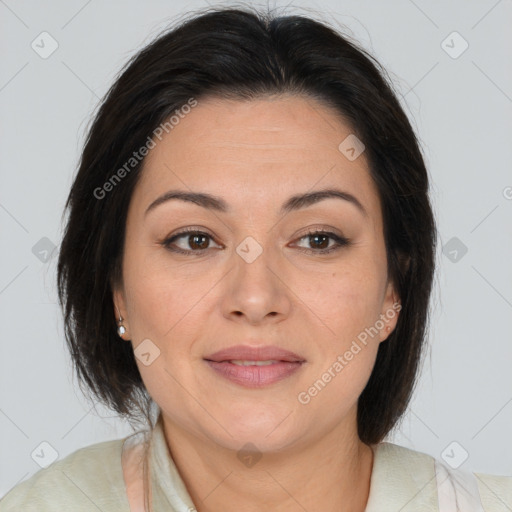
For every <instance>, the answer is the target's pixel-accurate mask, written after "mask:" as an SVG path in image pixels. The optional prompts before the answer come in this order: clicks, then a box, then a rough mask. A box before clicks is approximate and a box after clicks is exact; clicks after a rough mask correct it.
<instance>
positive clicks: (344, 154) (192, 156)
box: [106, 96, 399, 452]
mask: <svg viewBox="0 0 512 512" xmlns="http://www.w3.org/2000/svg"><path fill="white" fill-rule="evenodd" d="M164 134H165V132H164ZM347 137H349V139H347ZM353 137H354V136H353V135H351V130H350V127H349V126H347V125H345V124H343V122H342V121H341V119H340V117H339V116H338V115H337V114H336V112H334V111H333V110H331V109H329V108H328V107H326V106H324V105H323V104H321V103H318V102H316V101H315V100H312V99H308V98H304V97H298V96H280V97H278V98H276V97H274V98H262V99H258V100H252V101H227V100H218V99H211V98H210V99H207V100H200V101H199V102H198V104H197V106H195V107H194V108H193V109H191V111H190V113H188V114H187V115H186V116H184V117H183V118H182V119H181V120H180V121H179V123H178V124H176V125H175V126H174V128H173V129H172V130H171V131H169V133H167V134H165V135H164V137H162V140H161V141H159V140H158V139H155V144H156V145H155V147H154V148H153V149H151V150H150V151H149V153H148V156H147V157H146V159H145V165H144V170H143V172H142V175H141V180H140V181H139V183H138V184H137V187H136V189H135V191H134V194H133V197H132V200H131V203H130V207H129V212H128V217H127V226H126V240H125V247H124V259H123V273H122V276H123V285H122V287H120V288H119V289H117V290H116V291H115V292H114V301H115V304H116V306H117V307H118V308H119V309H120V313H121V315H122V317H123V319H124V322H123V323H124V325H125V326H126V328H127V333H126V335H125V336H124V337H125V339H131V343H132V344H133V347H134V350H135V353H136V355H137V359H136V360H137V364H138V367H139V370H140V373H141V376H142V379H143V381H144V383H145V385H146V387H147V390H148V392H149V394H150V395H151V396H152V397H153V399H154V400H155V401H156V402H157V403H158V405H159V406H160V408H161V410H162V413H163V416H164V422H165V424H166V425H167V426H170V425H172V427H173V428H175V429H180V430H181V431H182V432H186V433H187V435H193V436H195V437H196V438H199V439H201V440H202V441H213V442H215V443H217V444H219V445H221V446H224V447H226V448H230V449H234V450H237V449H240V448H241V447H242V446H243V445H245V444H246V443H248V442H250V443H252V444H254V445H255V446H256V447H257V448H258V449H259V450H260V451H262V452H263V451H267V450H278V449H284V448H285V447H291V446H298V445H299V444H303V443H312V442H314V441H315V439H320V438H321V437H322V436H323V435H325V434H326V433H327V432H331V431H332V430H333V429H339V431H340V433H343V435H347V436H352V437H354V436H357V428H356V412H357V400H358V397H359V395H360V394H361V392H362V391H363V389H364V387H365V385H366V383H367V381H368V379H369V377H370V374H371V371H372V368H373V365H374V362H375V358H376V354H377V349H378V347H379V343H381V342H382V341H384V340H385V338H386V337H387V336H388V335H389V332H390V331H389V330H387V329H386V326H390V328H391V330H392V329H393V328H394V326H395V324H396V321H397V318H398V309H397V308H396V303H395V302H394V300H395V299H398V297H397V296H396V294H394V293H393V292H394V290H393V288H392V285H391V283H388V280H387V278H388V276H387V271H386V268H387V265H386V253H385V245H384V238H383V224H382V217H381V211H380V202H379V197H378V194H377V189H376V187H375V186H374V184H373V182H372V180H371V178H370V174H369V171H368V167H367V162H366V160H365V153H364V151H363V152H362V153H361V154H360V156H357V154H358V152H359V151H360V150H361V149H362V148H361V147H360V146H357V145H356V146H354V139H353ZM344 141H345V142H344ZM341 143H343V144H341ZM340 144H341V149H340ZM351 148H353V149H354V151H352V150H351ZM356 157H357V158H356ZM118 186H122V184H120V185H118ZM327 189H329V190H338V191H340V192H341V193H343V194H347V196H346V197H348V198H350V196H353V197H354V198H355V199H356V200H357V201H358V202H359V204H360V206H359V205H358V204H356V202H355V201H353V200H348V199H347V198H345V199H344V198H342V197H328V198H326V197H323V198H322V196H317V198H316V200H315V198H314V196H313V198H312V199H305V200H300V199H299V200H296V201H293V202H290V199H291V198H293V197H295V196H303V195H306V194H307V195H309V194H312V193H315V192H318V191H322V190H327ZM171 191H179V192H181V193H183V194H208V195H209V196H212V197H214V198H215V200H209V201H196V202H192V201H186V200H182V199H169V198H168V199H167V200H162V201H159V204H154V205H153V206H152V207H150V205H152V203H153V202H154V201H155V200H157V199H159V198H161V197H162V196H164V195H165V194H168V193H170V192H171ZM348 194H350V196H349V195H348ZM106 200H108V198H107V199H106ZM199 203H201V204H199ZM219 203H220V204H222V205H224V206H223V208H220V207H218V205H219ZM185 229H188V230H190V231H192V232H195V233H185V234H181V236H177V234H179V233H181V232H182V231H183V230H185ZM315 231H322V232H327V233H328V235H326V234H317V235H308V232H315ZM197 232H199V233H197ZM338 237H339V238H338ZM170 239H172V240H170ZM343 239H348V243H346V244H343ZM340 240H341V242H340ZM166 241H167V242H166ZM326 249H328V250H330V252H325V250H326ZM331 249H332V250H331ZM177 251H181V252H177ZM322 251H324V252H322ZM398 308H399V307H398ZM120 343H122V341H121V340H120ZM234 346H243V347H245V348H246V349H247V351H246V352H237V351H236V350H231V347H234ZM269 347H274V348H273V349H269ZM258 348H265V349H268V350H269V351H268V352H265V350H262V351H258V350H251V349H258ZM225 350H227V352H224V353H223V354H218V355H215V353H218V352H219V351H225ZM280 350H281V351H289V352H291V353H293V354H294V355H290V354H289V353H284V352H280ZM233 360H235V363H233V362H232V361H233ZM241 360H244V361H245V364H241ZM257 360H260V363H259V364H255V362H256V361H257ZM261 360H266V362H262V361H261Z"/></svg>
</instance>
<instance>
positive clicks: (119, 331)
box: [117, 317, 126, 338]
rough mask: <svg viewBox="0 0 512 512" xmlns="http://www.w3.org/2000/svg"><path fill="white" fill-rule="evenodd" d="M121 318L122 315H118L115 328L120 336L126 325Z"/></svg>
mask: <svg viewBox="0 0 512 512" xmlns="http://www.w3.org/2000/svg"><path fill="white" fill-rule="evenodd" d="M122 322H123V319H122V317H119V322H118V324H119V327H118V328H117V334H119V336H120V337H121V338H122V337H123V334H124V333H125V332H126V327H125V326H124V325H123V323H122Z"/></svg>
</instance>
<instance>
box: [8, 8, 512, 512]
mask: <svg viewBox="0 0 512 512" xmlns="http://www.w3.org/2000/svg"><path fill="white" fill-rule="evenodd" d="M428 186H429V182H428V175H427V171H426V169H425V164H424V161H423V158H422V155H421V152H420V149H419V146H418V142H417V139H416V137H415V134H414V132H413V130H412V128H411V126H410V124H409V121H408V119H407V117H406V115H405V114H404V112H403V110H402V109H401V107H400V105H399V102H398V101H397V99H396V96H395V94H394V93H393V91H392V89H391V87H390V85H389V84H388V82H387V81H386V80H385V79H384V71H383V70H381V69H380V66H379V65H378V63H377V62H375V61H374V59H373V58H372V57H371V56H369V55H367V54H366V53H365V52H364V50H362V49H360V48H358V47H357V46H356V44H355V43H352V42H349V41H348V40H347V39H346V38H345V37H343V36H342V35H340V34H338V33H336V32H334V31H333V30H332V29H330V28H328V27H327V26H325V25H323V24H321V23H319V22H317V21H314V20H311V19H308V18H304V17H297V16H290V17H277V18H275V17H272V16H270V15H268V14H262V13H257V12H256V13H253V12H251V11H249V10H245V11H244V10H235V9H221V10H214V11H211V12H208V13H205V14H200V15H197V16H195V17H194V18H191V19H190V20H188V21H187V22H185V23H183V24H182V25H180V26H179V27H177V28H175V29H174V30H172V31H169V32H167V33H166V34H164V35H163V36H161V37H160V38H158V39H157V40H156V41H155V42H153V43H152V44H150V45H149V46H148V47H147V48H145V49H144V50H142V51H141V52H140V53H139V54H138V55H137V56H135V58H134V59H133V60H132V61H131V62H130V63H129V65H128V66H127V68H126V69H125V71H124V72H123V73H122V75H121V76H120V77H119V78H118V80H117V81H116V83H115V84H114V85H113V87H112V88H111V90H110V91H109V93H108V95H107V97H106V99H105V100H104V101H103V103H102V106H101V108H100V110H99V112H98V114H97V116H96V118H95V121H94V124H93V125H92V128H91V130H90V133H89V136H88V139H87V141H86V144H85V148H84V151H83V154H82V159H81V163H80V168H79V171H78V174H77V176H76V179H75V181H74V183H73V186H72V189H71V192H70V195H69V198H68V203H67V208H68V211H69V218H68V222H67V227H66V232H65V236H64V239H63V242H62V245H61V252H60V256H59V265H58V284H59V296H60V300H61V304H62V306H63V308H64V313H65V326H66V339H67V341H68V344H69V348H70V352H71V354H72V357H73V360H74V363H75V367H76V370H77V373H78V376H79V377H80V379H81V382H82V383H83V384H84V385H85V386H86V387H87V388H88V389H89V390H91V391H92V393H93V394H94V395H95V396H96V397H97V398H99V399H100V400H101V401H102V402H103V403H105V404H106V405H107V406H109V407H110V408H112V409H113V410H114V411H116V412H117V413H118V414H120V415H122V416H124V417H126V418H128V419H129V420H131V421H133V422H136V421H143V420H144V421H145V424H146V426H147V428H146V430H145V431H144V430H141V433H140V435H139V436H132V437H129V438H126V439H120V440H116V441H109V442H104V443H99V444H96V445H93V446H89V447H86V448H82V449H80V450H78V451H76V452H75V453H73V454H71V455H69V456H68V457H66V458H64V459H63V460H61V461H57V462H55V463H54V464H53V465H52V466H50V467H49V468H48V469H46V470H44V471H42V472H40V473H38V474H36V475H34V476H33V477H31V478H30V479H29V480H27V481H25V482H23V483H22V484H19V485H18V486H17V487H15V488H14V489H13V490H11V492H10V493H8V495H7V496H6V497H5V498H4V500H3V501H2V502H1V504H0V510H1V511H2V512H6V511H11V510H24V511H27V510H37V511H43V512H44V511H50V510H62V509H69V510H74V511H81V510H96V509H98V510H102V511H103V512H111V511H112V512H113V511H123V512H128V511H129V510H132V511H142V510H154V511H163V510H175V511H179V512H184V511H188V510H198V511H199V512H209V511H218V510H223V511H225V512H228V511H230V510H237V511H239V510H243V511H253V510H254V511H256V510H264V509H269V510H276V511H295V510H308V511H313V510H333V511H334V510H346V511H352V512H362V511H365V510H366V511H367V512H377V511H378V512H385V511H394V512H397V511H399V510H400V511H407V510H414V511H437V510H441V511H448V510H459V509H460V510H465V511H470V510H486V511H498V510H507V508H506V507H509V508H510V507H512V483H511V478H508V477H498V476H491V475H480V474H478V475H472V474H467V473H464V472H462V471H460V470H458V471H454V470H452V469H451V468H449V467H448V466H446V465H444V464H441V462H440V461H437V460H435V459H433V458H432V457H430V456H429V455H426V454H423V453H420V452H416V451H413V450H409V449H406V448H404V447H400V446H397V445H394V444H391V443H384V442H382V441H383V439H384V438H385V436H386V435H387V434H388V433H389V432H390V431H391V429H392V428H393V427H394V426H396V425H397V423H398V421H399V420H400V418H401V417H402V416H403V414H404V411H405V410H406V407H407V404H408V402H409V399H410V396H411V392H412V389H413V386H414V383H415V378H416V375H417V371H418V368H419V364H420V361H421V355H422V351H423V348H424V342H425V339H426V332H427V320H428V304H429V298H430V293H431V286H432V280H433V274H434V267H435V245H436V231H435V222H434V216H433V213H432V209H431V205H430V201H429V197H428ZM456 507H458V508H456Z"/></svg>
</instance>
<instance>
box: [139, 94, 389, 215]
mask: <svg viewBox="0 0 512 512" xmlns="http://www.w3.org/2000/svg"><path fill="white" fill-rule="evenodd" d="M349 136H353V134H352V130H351V127H350V126H349V124H348V123H346V122H345V121H344V120H343V118H342V117H341V116H340V115H339V114H338V113H337V112H336V111H334V110H333V109H331V108H329V107H327V106H326V105H325V104H323V103H320V102H318V101H317V100H314V99H311V98H308V97H304V96H291V95H289V96H288V95H286V96H285V95H281V96H273V97H262V98H259V99H254V100H249V101H245V100H244V101H238V100H225V99H218V98H207V99H204V100H199V101H198V103H197V106H195V107H194V108H192V109H191V110H190V112H189V113H188V114H186V115H184V116H182V118H181V119H180V120H179V122H178V123H176V124H174V125H173V128H172V129H171V130H170V131H169V133H165V132H164V135H163V137H161V140H158V139H155V143H156V145H155V147H154V149H152V150H150V151H149V153H148V155H147V156H146V158H145V161H144V168H143V171H142V176H141V180H140V182H139V184H138V186H137V189H136V192H135V194H134V196H137V197H134V198H133V199H134V201H136V202H137V203H140V207H143V206H144V205H146V206H147V205H148V204H149V203H150V202H151V201H153V200H154V199H155V198H156V197H157V196H158V195H160V194H162V193H164V192H165V191H166V190H167V189H176V188H179V189H183V190H184V191H191V190H193V191H194V192H207V193H210V194H213V195H217V196H222V197H225V198H226V200H227V201H228V202H229V203H230V204H233V205H234V209H237V208H239V209H243V208H245V207H246V206H247V198H248V197H249V196H250V197H251V202H252V203H254V201H255V200H257V198H261V199H262V200H263V199H264V198H266V199H267V200H270V201H271V203H272V204H275V205H276V206H278V205H281V203H282V200H283V199H285V198H287V197H289V196H290V195H294V194H300V193H304V192H307V191H311V190H314V189H320V188H330V187H337V188H340V187H341V188H343V189H344V190H346V191H347V192H349V193H351V194H353V195H355V196H356V197H358V198H359V199H360V201H361V202H362V203H363V204H364V205H365V207H366V208H367V209H368V210H369V211H371V210H374V211H373V213H374V214H378V210H379V209H380V208H379V200H378V194H377V189H376V187H375V185H374V183H373V180H372V179H371V177H370V174H369V171H368V167H367V161H366V159H365V154H364V152H363V153H362V154H361V156H359V157H358V158H356V159H355V160H352V161H351V160H349V159H348V158H347V157H346V156H345V154H344V153H343V152H342V151H340V149H339V145H340V143H342V142H343V141H344V140H345V139H347V137H349ZM272 200H275V202H273V201H272Z"/></svg>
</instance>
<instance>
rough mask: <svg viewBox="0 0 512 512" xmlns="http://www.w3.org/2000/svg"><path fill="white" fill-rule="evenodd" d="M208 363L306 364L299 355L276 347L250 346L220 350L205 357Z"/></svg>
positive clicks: (237, 346)
mask: <svg viewBox="0 0 512 512" xmlns="http://www.w3.org/2000/svg"><path fill="white" fill-rule="evenodd" d="M205 359H206V360H207V361H214V362H217V363H221V362H223V361H272V360H275V361H284V362H288V363H297V362H304V361H305V359H304V358H303V357H300V356H299V355H297V354H295V353H293V352H290V351H289V350H284V349H282V348H279V347H276V346H272V345H270V346H265V347H264V346H261V347H250V346H249V345H236V346H233V347H229V348H226V349H224V350H219V351H218V352H215V353H214V354H211V355H209V356H207V357H205Z"/></svg>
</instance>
